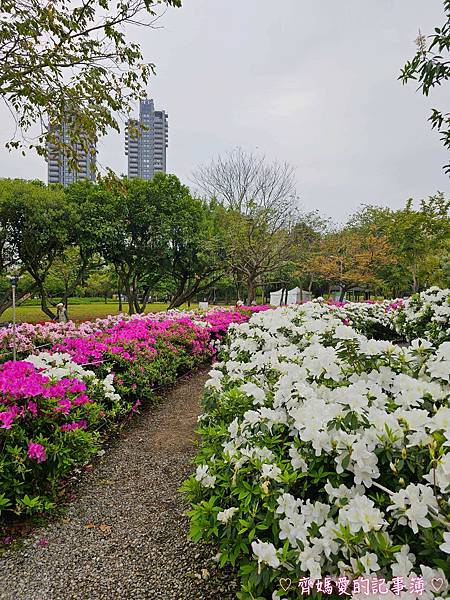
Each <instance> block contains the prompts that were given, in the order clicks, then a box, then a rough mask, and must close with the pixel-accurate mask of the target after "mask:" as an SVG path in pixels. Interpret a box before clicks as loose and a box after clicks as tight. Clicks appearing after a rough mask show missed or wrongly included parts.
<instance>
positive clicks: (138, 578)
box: [0, 373, 236, 600]
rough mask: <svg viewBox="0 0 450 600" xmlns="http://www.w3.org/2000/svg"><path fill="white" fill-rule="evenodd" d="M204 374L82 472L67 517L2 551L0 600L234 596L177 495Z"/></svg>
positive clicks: (188, 463) (191, 450)
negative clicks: (191, 532)
mask: <svg viewBox="0 0 450 600" xmlns="http://www.w3.org/2000/svg"><path fill="white" fill-rule="evenodd" d="M205 379H206V373H200V374H198V375H196V376H195V377H194V378H192V379H191V380H189V381H185V382H183V383H180V384H178V386H177V387H176V388H174V389H173V390H172V391H171V392H169V393H168V395H167V398H166V400H165V401H164V402H163V403H162V404H161V405H159V406H158V407H148V408H147V409H146V410H145V411H144V412H143V414H141V415H139V417H137V418H136V419H135V421H134V423H133V424H132V425H130V427H129V428H128V429H127V430H126V431H125V432H123V433H122V434H121V435H120V437H119V438H118V439H117V440H116V441H114V442H113V443H112V445H111V447H110V448H109V449H108V450H107V451H106V453H105V455H104V456H103V457H102V458H101V459H100V460H99V462H98V464H96V466H95V468H94V469H93V470H92V471H91V472H90V473H87V474H86V475H84V476H83V477H82V481H81V483H80V484H78V486H77V488H76V490H75V491H76V495H77V499H76V500H75V501H74V502H73V503H72V504H71V505H70V507H69V509H68V511H67V513H66V514H65V515H64V517H61V518H58V519H55V520H54V521H53V522H51V523H49V524H48V525H46V526H45V527H43V528H41V529H39V530H38V531H35V532H34V533H33V534H32V535H31V536H30V537H28V538H27V539H26V540H25V541H24V545H23V547H22V548H20V549H19V550H10V551H8V552H6V553H5V554H3V555H2V556H1V557H0V598H1V599H2V600H72V599H80V600H188V599H189V600H206V599H208V600H209V599H215V600H231V599H232V598H235V597H236V596H235V593H234V592H233V590H234V589H235V588H234V585H235V583H234V581H233V580H232V579H229V578H226V577H225V576H224V574H223V573H220V572H218V571H217V569H216V567H215V563H214V561H212V556H211V552H212V551H211V550H209V549H208V548H205V547H203V546H201V545H194V544H192V543H191V542H189V541H187V530H188V522H187V518H186V517H185V516H184V513H185V511H186V509H187V505H186V503H185V501H184V498H183V497H182V496H181V495H180V494H179V493H178V492H177V489H178V488H179V486H180V484H181V483H182V481H183V480H184V479H185V477H186V476H187V475H188V474H189V473H190V472H191V471H192V469H193V467H192V459H193V457H194V455H195V446H194V445H193V440H194V437H195V436H194V429H195V426H196V421H197V416H198V414H199V413H200V402H199V399H200V397H201V393H202V389H203V384H204V382H205ZM40 540H48V545H47V546H40V545H39V542H40ZM41 543H42V542H41ZM43 543H45V542H43Z"/></svg>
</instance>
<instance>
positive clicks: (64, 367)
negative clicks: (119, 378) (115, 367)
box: [24, 352, 120, 402]
mask: <svg viewBox="0 0 450 600" xmlns="http://www.w3.org/2000/svg"><path fill="white" fill-rule="evenodd" d="M24 360H25V361H26V362H29V363H31V364H32V365H34V367H35V369H37V370H39V371H40V372H41V373H42V374H43V375H45V376H46V377H49V378H50V379H56V380H57V381H59V380H60V379H64V378H65V377H68V378H75V379H82V380H83V381H90V382H91V383H93V384H100V385H101V386H102V388H103V393H104V395H105V397H106V398H109V400H111V401H112V402H114V401H119V400H120V395H119V394H118V393H117V392H116V390H115V388H114V385H113V381H114V375H113V374H112V373H110V374H109V375H107V376H106V377H105V379H103V380H99V379H98V378H97V376H96V374H95V373H94V372H93V371H91V370H89V369H85V368H84V367H82V366H81V365H78V364H77V363H74V362H73V361H72V357H71V356H70V354H68V353H66V352H55V353H54V354H51V353H50V352H39V354H30V356H28V357H27V358H25V359H24Z"/></svg>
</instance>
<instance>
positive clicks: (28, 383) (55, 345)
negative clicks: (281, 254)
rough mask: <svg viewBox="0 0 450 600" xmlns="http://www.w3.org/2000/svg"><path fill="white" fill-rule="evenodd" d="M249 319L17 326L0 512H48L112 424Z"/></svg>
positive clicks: (3, 383)
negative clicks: (233, 325) (18, 346)
mask: <svg viewBox="0 0 450 600" xmlns="http://www.w3.org/2000/svg"><path fill="white" fill-rule="evenodd" d="M253 312H254V311H252V310H251V309H243V310H234V309H230V310H228V311H227V310H219V311H213V312H209V313H204V314H196V313H192V314H191V313H189V314H187V313H181V312H178V311H171V312H170V313H169V314H167V313H166V314H164V313H162V314H158V315H146V316H136V317H132V318H124V319H122V318H120V317H110V318H107V319H101V320H97V321H95V322H93V323H86V324H81V325H78V326H77V325H75V324H73V323H67V324H53V323H49V324H47V325H40V326H28V325H24V326H22V327H21V329H20V332H19V335H20V336H21V337H20V343H21V344H22V346H21V349H22V350H23V352H24V354H25V349H26V348H27V349H28V350H33V351H34V354H29V355H28V356H27V357H26V358H24V359H23V360H20V361H18V362H12V361H7V362H4V363H3V364H1V365H0V511H12V512H14V513H16V514H22V513H26V514H32V513H35V512H42V511H44V510H48V509H50V508H52V507H53V505H54V498H55V495H56V494H57V491H58V486H59V484H60V481H61V479H62V478H63V477H65V476H67V474H68V473H70V471H71V470H72V469H73V467H74V466H75V465H82V464H84V463H86V462H87V461H89V460H90V459H91V458H92V457H93V456H94V455H95V454H96V453H97V452H98V451H99V449H100V447H101V443H102V441H104V439H105V435H106V434H107V432H109V431H110V430H111V428H112V427H113V426H115V424H116V423H118V422H120V421H121V420H122V419H123V418H124V417H126V416H127V415H131V414H133V413H134V412H136V411H137V409H138V407H139V406H140V405H141V404H144V403H148V402H151V401H152V399H153V397H154V390H155V388H157V387H161V386H165V385H169V384H171V383H173V382H174V381H175V380H176V378H177V377H179V376H180V375H182V374H183V373H186V372H188V371H191V370H193V369H195V368H197V367H198V366H199V365H201V364H204V363H205V361H209V360H210V359H211V358H212V356H213V355H214V353H215V349H214V347H213V342H214V340H215V339H216V338H221V337H222V336H223V335H224V334H225V331H226V329H227V327H228V326H229V325H230V323H232V322H239V323H241V322H244V321H245V320H248V318H249V317H250V315H251V314H252V313H253ZM194 317H195V319H194ZM4 339H7V338H4ZM44 340H51V342H52V343H51V344H50V347H49V348H48V350H46V351H42V350H39V348H37V346H39V345H40V343H41V342H43V341H44ZM8 343H9V342H8Z"/></svg>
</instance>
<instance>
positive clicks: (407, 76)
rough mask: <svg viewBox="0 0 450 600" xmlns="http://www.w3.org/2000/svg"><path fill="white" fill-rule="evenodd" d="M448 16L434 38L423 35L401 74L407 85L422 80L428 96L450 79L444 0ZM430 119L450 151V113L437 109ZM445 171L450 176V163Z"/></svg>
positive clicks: (449, 22)
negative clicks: (433, 89)
mask: <svg viewBox="0 0 450 600" xmlns="http://www.w3.org/2000/svg"><path fill="white" fill-rule="evenodd" d="M444 13H445V17H446V21H445V22H444V24H443V25H442V26H441V27H436V28H435V30H434V33H433V34H432V35H430V36H429V37H428V38H427V37H425V36H424V35H422V34H421V33H420V32H419V36H418V38H417V40H416V42H417V52H416V54H415V56H414V57H413V58H412V59H411V60H410V61H408V62H407V63H406V64H405V66H404V67H403V69H402V72H401V75H400V79H401V80H402V81H403V83H407V82H408V81H410V80H413V81H418V83H419V88H418V89H419V90H420V91H421V92H422V93H423V94H424V96H428V95H429V93H430V91H431V90H432V88H434V87H436V86H441V85H442V84H443V83H444V82H445V81H448V79H450V60H449V53H450V0H444ZM429 120H430V122H431V126H432V127H433V129H437V131H439V133H440V134H441V140H442V142H443V144H444V147H445V148H447V149H448V150H450V113H449V112H447V113H445V112H443V111H442V110H440V109H437V108H434V109H433V110H432V112H431V116H430V119H429ZM444 169H445V171H446V172H447V173H450V163H449V164H447V165H445V166H444Z"/></svg>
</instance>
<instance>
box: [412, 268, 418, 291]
mask: <svg viewBox="0 0 450 600" xmlns="http://www.w3.org/2000/svg"><path fill="white" fill-rule="evenodd" d="M411 272H412V278H413V285H412V293H413V294H415V293H416V292H417V291H418V290H419V283H418V281H417V274H416V267H415V266H414V267H413V268H412V269H411Z"/></svg>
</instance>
